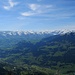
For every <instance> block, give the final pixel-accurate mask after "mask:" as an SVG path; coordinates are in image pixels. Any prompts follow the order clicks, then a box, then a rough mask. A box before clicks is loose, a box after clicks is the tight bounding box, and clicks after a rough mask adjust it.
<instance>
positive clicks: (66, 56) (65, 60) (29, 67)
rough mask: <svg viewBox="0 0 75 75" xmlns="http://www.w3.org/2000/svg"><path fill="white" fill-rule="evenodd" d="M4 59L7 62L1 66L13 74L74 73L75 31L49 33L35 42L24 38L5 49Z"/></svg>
mask: <svg viewBox="0 0 75 75" xmlns="http://www.w3.org/2000/svg"><path fill="white" fill-rule="evenodd" d="M0 59H1V62H5V63H6V65H4V66H2V68H1V70H4V71H5V73H9V72H12V73H13V75H74V74H75V32H70V33H66V34H61V35H53V36H49V37H47V38H43V39H42V40H41V41H38V42H36V43H34V44H33V43H32V42H30V41H26V40H22V41H20V42H18V43H17V44H15V46H14V47H12V48H11V49H7V50H4V49H1V50H0ZM7 64H10V65H9V66H8V65H7ZM1 73H2V71H1Z"/></svg>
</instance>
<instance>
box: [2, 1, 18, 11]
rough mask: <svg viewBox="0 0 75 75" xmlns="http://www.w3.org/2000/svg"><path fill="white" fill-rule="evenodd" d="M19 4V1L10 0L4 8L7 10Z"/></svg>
mask: <svg viewBox="0 0 75 75" xmlns="http://www.w3.org/2000/svg"><path fill="white" fill-rule="evenodd" d="M17 4H18V2H13V1H12V0H8V3H7V4H6V5H4V6H3V8H4V9H5V10H10V9H11V8H13V7H14V6H16V5H17Z"/></svg>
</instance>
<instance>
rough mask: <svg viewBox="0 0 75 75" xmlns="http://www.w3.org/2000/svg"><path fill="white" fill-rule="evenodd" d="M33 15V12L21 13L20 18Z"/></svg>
mask: <svg viewBox="0 0 75 75" xmlns="http://www.w3.org/2000/svg"><path fill="white" fill-rule="evenodd" d="M34 14H35V13H33V12H23V13H21V15H22V16H32V15H34Z"/></svg>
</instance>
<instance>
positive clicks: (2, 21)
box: [0, 0, 75, 31]
mask: <svg viewBox="0 0 75 75" xmlns="http://www.w3.org/2000/svg"><path fill="white" fill-rule="evenodd" d="M16 30H20V31H23V30H24V31H29V30H31V31H42V30H75V0H0V31H16Z"/></svg>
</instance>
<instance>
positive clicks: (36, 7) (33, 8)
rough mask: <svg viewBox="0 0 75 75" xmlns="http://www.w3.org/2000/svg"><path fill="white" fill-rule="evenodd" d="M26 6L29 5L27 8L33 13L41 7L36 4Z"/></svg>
mask: <svg viewBox="0 0 75 75" xmlns="http://www.w3.org/2000/svg"><path fill="white" fill-rule="evenodd" d="M28 5H29V8H30V9H31V10H33V11H35V10H38V9H39V8H40V7H41V5H38V4H28Z"/></svg>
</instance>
